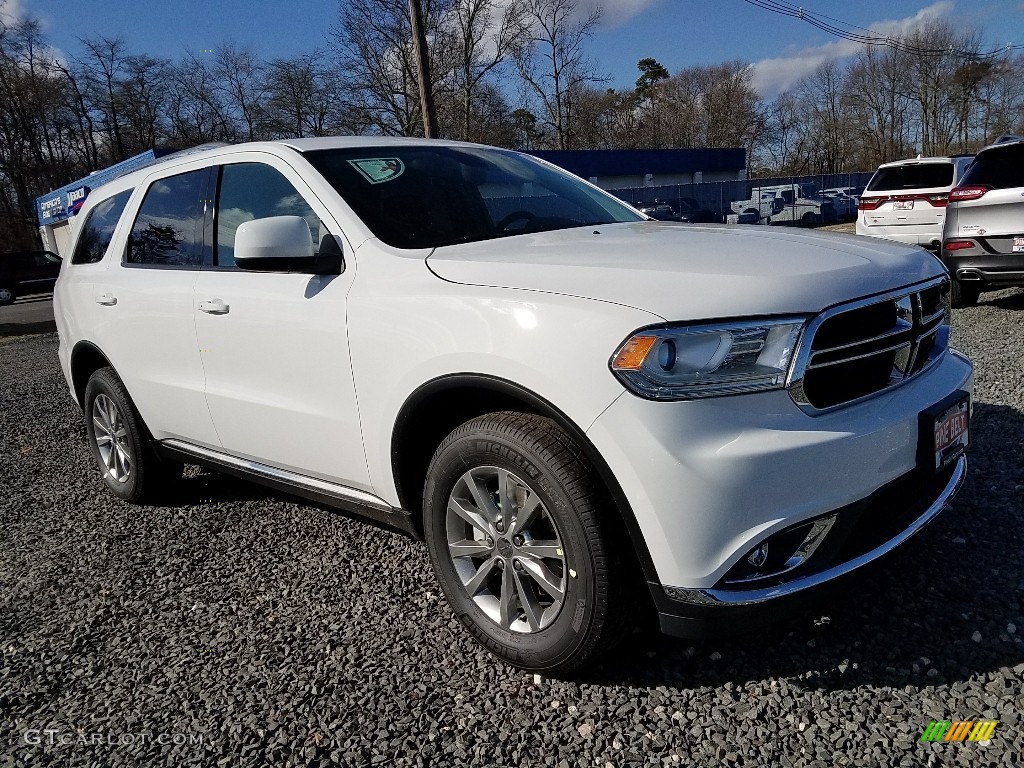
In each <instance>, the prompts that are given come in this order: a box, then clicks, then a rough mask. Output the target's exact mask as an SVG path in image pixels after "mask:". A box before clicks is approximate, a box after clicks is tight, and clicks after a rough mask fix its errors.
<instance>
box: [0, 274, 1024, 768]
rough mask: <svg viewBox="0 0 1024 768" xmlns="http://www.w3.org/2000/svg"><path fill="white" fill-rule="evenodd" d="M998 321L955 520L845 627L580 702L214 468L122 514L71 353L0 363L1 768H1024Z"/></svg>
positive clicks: (383, 547)
mask: <svg viewBox="0 0 1024 768" xmlns="http://www.w3.org/2000/svg"><path fill="white" fill-rule="evenodd" d="M983 298H984V299H985V301H984V303H983V305H982V306H980V307H977V308H974V309H970V310H964V311H958V312H956V313H955V328H956V330H955V340H956V344H957V346H958V347H959V348H961V349H963V350H966V351H967V352H968V353H969V354H970V355H971V356H972V357H973V358H974V360H975V362H976V364H977V406H976V408H975V420H974V432H973V441H972V442H973V448H972V471H971V474H970V479H969V481H968V483H967V485H966V487H965V489H964V491H963V493H962V494H961V496H960V497H959V499H958V501H957V503H956V507H955V509H954V510H953V511H951V512H949V513H947V514H946V515H944V516H943V517H941V518H940V519H939V521H937V522H936V523H935V524H934V525H933V526H932V527H930V528H929V529H928V530H927V531H926V532H925V533H923V534H922V535H921V536H920V537H918V538H917V539H916V540H915V541H914V542H913V543H911V544H910V545H909V546H908V547H907V548H906V549H905V550H904V551H903V552H902V553H901V554H899V555H898V556H897V557H895V558H894V559H891V560H890V561H888V563H887V564H886V565H885V567H884V568H881V569H876V570H874V571H872V573H871V575H870V578H868V579H866V580H865V581H864V582H863V583H862V587H861V588H860V589H858V590H857V591H856V593H852V592H851V593H850V594H848V595H847V598H848V600H847V601H846V602H845V603H844V604H843V605H842V606H841V607H840V606H833V607H831V608H829V609H828V610H829V612H828V614H827V615H825V616H822V615H818V616H816V617H804V618H800V619H797V620H793V621H791V622H788V623H785V624H782V625H779V626H776V627H774V628H771V629H767V630H762V631H759V632H758V633H757V634H756V635H753V636H748V637H746V638H739V639H735V640H730V641H728V642H725V641H715V642H711V641H708V642H701V643H688V642H685V641H677V640H671V639H667V638H661V637H660V636H657V635H656V634H651V633H639V634H634V635H633V636H632V642H631V643H629V644H628V645H627V647H625V648H624V649H622V651H621V652H619V653H617V654H616V656H615V658H614V659H612V660H609V661H607V662H606V663H605V664H603V665H602V666H599V667H597V668H595V669H592V670H590V671H588V672H586V673H584V674H582V675H581V676H580V677H579V678H577V679H575V680H550V679H540V678H534V677H533V676H532V675H528V674H525V673H522V672H519V671H517V670H515V669H512V668H510V667H506V666H504V665H502V664H500V663H497V662H495V661H494V660H493V659H492V658H491V657H490V656H488V655H487V654H486V653H485V652H483V651H482V650H480V649H479V648H478V647H477V646H476V645H475V644H474V643H473V642H472V641H471V640H470V639H469V637H468V636H467V634H466V633H465V632H463V631H462V629H461V628H460V626H459V625H458V624H457V622H456V620H455V619H454V617H453V616H452V614H451V612H450V611H449V610H448V608H447V607H446V605H445V604H444V602H443V600H442V598H441V596H440V594H439V591H438V589H437V587H436V586H435V583H434V580H433V578H432V577H431V574H430V570H429V565H428V561H427V556H426V552H425V549H424V548H423V547H422V546H421V545H419V544H416V543H414V542H412V541H409V540H407V539H405V538H403V537H402V536H400V535H398V534H394V533H390V532H388V531H385V530H382V529H380V528H377V527H374V526H372V525H369V524H366V523H363V522H358V521H355V520H352V519H349V518H346V517H345V516H343V515H341V514H339V513H336V512H332V511H330V510H327V509H323V508H320V507H317V506H312V505H309V504H306V503H298V502H296V501H293V500H291V499H288V498H285V497H283V496H278V495H275V494H274V493H272V492H268V491H266V490H264V489H262V488H260V487H258V486H254V485H250V484H246V483H242V482H240V481H235V480H232V479H230V478H227V477H223V476H219V475H215V474H207V473H200V472H199V471H198V469H192V470H191V471H190V473H189V476H188V478H187V479H186V481H185V482H184V484H183V485H182V488H181V493H180V498H178V499H177V500H176V501H175V502H174V503H173V504H170V505H168V506H162V507H150V508H145V509H139V508H134V507H131V506H128V505H126V504H123V503H121V502H119V501H117V500H116V499H114V497H113V496H111V495H110V494H107V493H105V492H104V491H103V488H102V486H101V483H100V481H99V476H98V474H97V472H96V470H95V468H94V466H93V462H92V458H91V456H90V455H89V453H88V450H87V447H86V443H85V431H84V429H83V427H82V420H81V417H80V416H79V414H78V413H77V411H76V410H75V409H74V407H73V405H72V403H71V401H70V399H69V397H68V395H67V392H66V391H65V388H64V383H63V380H62V378H61V375H60V372H59V370H58V366H57V362H56V337H55V336H54V335H43V336H34V337H21V338H15V339H0V377H2V386H0V424H2V426H0V489H2V493H0V526H2V527H0V585H2V587H0V652H2V656H0V766H44V765H53V766H118V765H194V766H229V765H244V766H249V765H251V766H258V765H274V766H319V765H331V764H338V765H351V766H384V765H387V766H391V765H398V766H405V765H421V764H422V765H426V764H432V765H442V766H448V765H463V764H465V765H468V764H472V765H497V766H513V765H514V766H521V765H529V766H545V765H546V766H557V768H568V766H575V765H584V766H623V765H677V764H678V765H683V764H696V765H723V764H724V765H782V766H789V765H793V766H798V765H799V766H845V765H878V766H890V765H901V766H923V765H939V764H951V765H977V766H981V765H1008V766H1009V765H1021V764H1022V763H1024V737H1022V726H1024V722H1022V715H1021V709H1022V706H1024V682H1022V681H1024V611H1022V603H1024V569H1022V564H1024V555H1022V552H1024V541H1022V533H1021V532H1022V530H1024V509H1022V506H1024V504H1022V496H1024V494H1022V491H1024V469H1022V464H1021V455H1022V445H1024V440H1022V438H1024V383H1022V374H1021V371H1022V369H1024V292H1021V291H1007V292H1003V293H1000V294H985V296H984V297H983ZM939 719H948V720H953V719H992V720H998V721H999V725H998V726H997V728H996V731H995V733H994V735H993V737H992V739H991V740H990V741H989V743H988V744H986V745H976V744H956V743H951V744H941V743H940V744H922V743H920V742H919V741H918V739H919V737H920V735H921V732H922V730H923V729H924V727H925V726H926V725H927V724H928V722H929V721H930V720H939ZM34 742H38V743H34ZM161 742H166V743H161ZM182 742H183V743H182Z"/></svg>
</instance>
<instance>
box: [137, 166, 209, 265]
mask: <svg viewBox="0 0 1024 768" xmlns="http://www.w3.org/2000/svg"><path fill="white" fill-rule="evenodd" d="M208 178H209V171H208V170H207V169H203V170H199V171H191V172H190V173H183V174H181V175H179V176H170V177H168V178H166V179H158V180H157V181H154V182H153V184H152V186H150V188H149V190H147V192H146V197H145V199H144V200H143V201H142V207H141V208H139V214H138V216H136V217H135V224H134V226H133V227H132V234H131V238H130V240H129V241H128V253H127V256H126V258H125V261H126V262H127V263H128V264H151V265H155V266H163V267H198V266H201V265H202V263H203V215H204V214H205V212H206V200H205V197H206V189H207V179H208Z"/></svg>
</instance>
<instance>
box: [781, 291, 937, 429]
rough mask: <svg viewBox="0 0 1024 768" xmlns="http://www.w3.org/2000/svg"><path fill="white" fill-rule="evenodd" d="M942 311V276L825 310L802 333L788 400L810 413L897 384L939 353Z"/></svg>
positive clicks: (863, 396)
mask: <svg viewBox="0 0 1024 768" xmlns="http://www.w3.org/2000/svg"><path fill="white" fill-rule="evenodd" d="M948 307H949V281H948V279H946V278H944V277H943V278H938V279H935V280H931V281H929V282H927V283H919V284H918V285H915V286H910V287H909V288H903V289H901V290H899V291H893V292H891V293H887V294H883V295H881V296H872V297H870V298H867V299H861V300H859V301H855V302H851V303H849V304H843V305H840V306H838V307H833V308H832V309H829V310H826V311H825V312H823V313H822V314H820V315H818V316H817V317H816V318H815V319H814V320H812V321H811V323H810V325H809V326H808V328H807V331H806V332H805V334H804V341H803V342H802V343H801V347H800V350H799V352H798V353H797V357H796V360H795V362H794V367H793V373H792V375H791V377H790V384H789V392H790V395H791V396H792V397H793V400H794V401H795V402H796V403H797V405H799V406H800V407H802V408H804V410H806V411H808V412H812V413H816V412H820V411H824V410H828V409H830V408H837V407H839V406H841V405H848V404H850V403H853V402H856V401H858V400H862V399H864V398H866V397H871V396H872V395H874V394H877V393H879V392H882V391H884V390H887V389H890V388H892V387H895V386H898V385H899V384H902V383H903V382H905V381H907V380H908V379H910V378H912V377H914V376H916V375H918V374H919V373H921V372H922V371H924V370H925V369H926V368H928V367H929V366H930V365H931V364H932V363H934V362H936V361H937V360H938V359H939V358H940V357H941V356H942V353H943V352H945V350H946V347H947V345H948V342H949V325H948V317H949V314H948V313H949V309H948Z"/></svg>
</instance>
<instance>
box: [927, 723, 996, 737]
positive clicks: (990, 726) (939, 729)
mask: <svg viewBox="0 0 1024 768" xmlns="http://www.w3.org/2000/svg"><path fill="white" fill-rule="evenodd" d="M998 723H999V721H998V720H953V721H952V722H950V721H949V720H932V721H931V722H930V723H928V727H927V728H925V729H924V733H922V734H921V741H988V740H989V738H991V736H992V733H993V732H994V731H995V729H996V725H997V724H998Z"/></svg>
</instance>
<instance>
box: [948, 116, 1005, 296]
mask: <svg viewBox="0 0 1024 768" xmlns="http://www.w3.org/2000/svg"><path fill="white" fill-rule="evenodd" d="M941 256H942V261H943V262H944V263H945V264H946V268H947V269H948V270H949V274H950V276H951V277H952V278H953V285H952V291H951V300H952V301H953V306H961V307H966V306H970V305H972V304H976V303H977V301H978V297H979V295H980V294H981V292H982V291H988V290H997V289H999V288H1008V287H1011V286H1018V285H1020V286H1024V137H1022V136H1002V137H1000V138H999V139H998V140H997V141H996V143H995V144H993V145H991V146H988V147H985V148H984V149H983V150H981V151H980V152H979V153H978V155H977V157H975V159H974V162H973V163H972V164H971V167H970V168H969V169H968V170H967V173H966V174H965V175H964V178H963V180H962V181H961V182H960V185H959V186H958V187H956V188H955V189H953V190H952V191H951V192H950V193H949V207H948V209H947V211H946V224H945V228H944V230H943V236H942V253H941Z"/></svg>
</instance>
